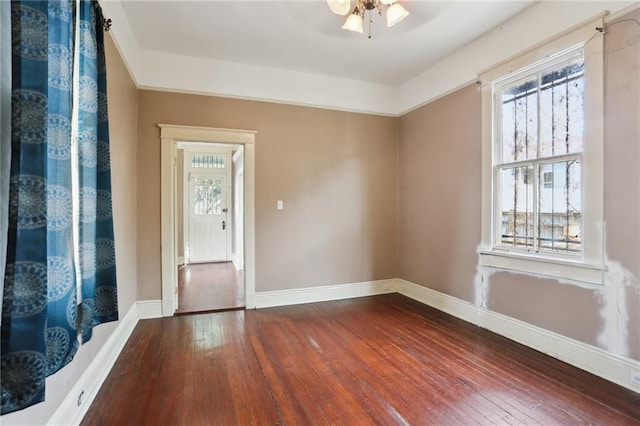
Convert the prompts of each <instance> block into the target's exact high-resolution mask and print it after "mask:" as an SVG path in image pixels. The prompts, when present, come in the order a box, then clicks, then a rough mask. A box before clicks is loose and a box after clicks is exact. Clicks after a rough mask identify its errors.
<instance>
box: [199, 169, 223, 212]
mask: <svg viewBox="0 0 640 426" xmlns="http://www.w3.org/2000/svg"><path fill="white" fill-rule="evenodd" d="M193 185H194V188H193V200H194V202H193V213H194V214H196V215H215V214H222V179H211V178H198V177H194V184H193Z"/></svg>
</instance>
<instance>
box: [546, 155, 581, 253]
mask: <svg viewBox="0 0 640 426" xmlns="http://www.w3.org/2000/svg"><path fill="white" fill-rule="evenodd" d="M539 176H540V179H539V182H540V184H539V186H538V192H539V195H540V196H539V202H538V236H537V238H538V247H539V249H540V250H541V251H552V252H565V253H580V250H581V244H582V171H581V165H580V160H578V159H572V160H568V161H561V162H556V163H546V164H541V165H540V167H539Z"/></svg>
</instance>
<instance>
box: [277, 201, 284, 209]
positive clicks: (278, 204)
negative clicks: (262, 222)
mask: <svg viewBox="0 0 640 426" xmlns="http://www.w3.org/2000/svg"><path fill="white" fill-rule="evenodd" d="M283 208H284V204H283V203H282V200H278V201H277V202H276V209H278V210H282V209H283Z"/></svg>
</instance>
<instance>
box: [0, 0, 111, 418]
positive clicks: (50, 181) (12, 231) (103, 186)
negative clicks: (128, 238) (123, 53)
mask: <svg viewBox="0 0 640 426" xmlns="http://www.w3.org/2000/svg"><path fill="white" fill-rule="evenodd" d="M95 7H97V3H95V2H83V3H82V9H83V10H84V9H86V8H89V9H90V16H93V18H88V22H90V23H92V25H93V27H91V28H84V27H83V26H79V31H81V32H84V31H88V34H90V35H91V36H92V37H93V38H92V39H91V40H89V41H87V36H86V35H85V36H81V37H80V39H81V40H83V39H84V40H85V41H84V44H83V43H82V42H81V43H80V49H81V51H85V53H87V54H80V57H83V56H84V57H85V59H83V61H85V62H89V63H90V62H91V60H87V59H86V58H89V59H91V54H90V53H91V50H92V49H93V51H94V52H98V53H95V54H93V62H94V63H95V64H97V65H95V66H94V67H93V68H94V71H87V72H86V73H85V74H84V75H81V77H80V80H81V85H80V94H79V95H80V96H79V98H80V102H79V103H80V110H81V112H80V114H79V116H82V117H81V118H80V120H79V121H78V132H79V140H78V150H77V151H78V163H79V164H80V167H79V168H80V170H79V173H80V177H79V179H80V188H74V186H73V183H72V164H73V162H72V155H73V153H74V150H73V149H72V99H73V98H72V88H73V52H74V42H73V40H74V21H75V19H76V17H75V12H74V11H75V4H74V1H73V0H56V1H51V2H48V1H35V0H28V1H22V2H21V1H14V2H12V3H11V33H12V65H11V66H12V105H11V109H12V112H11V150H12V151H11V179H10V188H9V232H8V235H7V263H6V271H5V277H4V291H3V300H2V341H1V363H0V364H1V365H0V374H1V378H2V379H1V382H2V410H1V411H2V414H6V413H10V412H13V411H16V410H20V409H23V408H26V407H28V406H30V405H33V404H35V403H37V402H40V401H43V400H44V394H45V378H46V377H47V376H49V375H50V374H53V373H55V372H56V371H58V370H59V369H61V368H62V367H64V366H65V365H66V364H68V363H69V362H70V361H71V360H72V359H73V356H74V355H75V353H76V351H77V350H78V345H79V344H78V325H79V323H80V322H82V336H83V341H86V340H88V339H89V338H90V337H91V328H92V327H93V325H95V324H99V323H101V322H106V321H112V320H117V304H116V297H115V292H116V291H115V255H114V245H113V228H112V220H111V196H110V175H109V160H108V158H109V151H108V144H107V141H108V136H107V135H108V127H107V113H106V95H104V91H105V90H106V87H105V81H106V78H105V76H104V53H103V48H102V47H101V44H102V43H101V42H102V27H98V25H100V22H99V21H100V19H96V9H95ZM98 13H99V12H98ZM91 14H92V15H91ZM100 16H101V15H100ZM96 29H98V30H99V31H96ZM98 33H99V34H98ZM92 41H93V44H91V42H92ZM99 52H102V54H100V53H99ZM100 57H101V58H102V59H98V58H100ZM81 64H82V62H81ZM100 64H101V65H100ZM90 68H91V67H90V66H85V70H89V69H90ZM100 70H102V73H100V72H99V71H100ZM91 72H93V73H94V74H91ZM92 75H94V76H95V78H93V84H92V83H91V82H90V81H89V79H90V78H91V76H92ZM83 78H85V83H86V84H84V85H83V84H82V79H83ZM99 90H102V91H103V93H102V95H99V94H98V91H99ZM83 105H84V107H83ZM91 117H95V118H91ZM105 145H106V147H105ZM92 176H93V177H92ZM74 194H76V196H79V198H80V200H81V202H80V204H81V206H80V217H79V222H80V225H81V226H80V229H79V230H77V232H79V236H80V238H81V240H80V241H81V243H80V247H79V253H80V254H81V256H80V258H81V262H80V267H79V269H80V272H81V276H82V283H81V288H82V308H81V309H80V312H82V318H79V317H78V312H79V310H78V305H77V291H76V288H77V286H76V280H75V277H76V268H77V267H78V266H76V265H75V262H74V244H73V241H74V239H73V233H74V223H73V222H74V221H73V199H74ZM91 224H93V225H91ZM85 322H86V326H85Z"/></svg>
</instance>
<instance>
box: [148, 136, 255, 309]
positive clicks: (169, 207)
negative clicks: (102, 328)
mask: <svg viewBox="0 0 640 426" xmlns="http://www.w3.org/2000/svg"><path fill="white" fill-rule="evenodd" d="M158 127H159V128H160V144H161V147H160V194H161V195H160V224H161V226H160V228H161V259H162V274H161V275H162V316H165V317H170V316H173V314H174V313H175V311H176V309H177V294H176V291H175V289H176V288H177V283H178V264H177V260H178V257H177V250H176V242H177V233H178V229H177V226H175V223H176V181H177V179H176V172H177V167H176V148H177V144H178V142H205V143H216V144H220V143H222V144H224V143H227V144H241V145H243V146H244V189H245V191H244V249H245V252H244V255H245V259H244V269H245V272H244V285H245V288H244V294H245V305H246V307H247V308H248V309H253V308H255V307H256V301H255V299H256V283H255V141H256V134H257V133H258V132H257V131H255V130H238V129H221V128H214V127H195V126H181V125H175V124H158Z"/></svg>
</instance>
